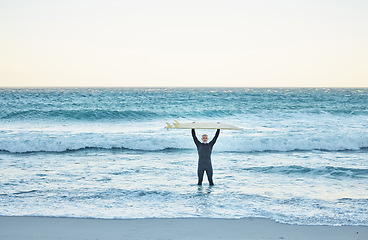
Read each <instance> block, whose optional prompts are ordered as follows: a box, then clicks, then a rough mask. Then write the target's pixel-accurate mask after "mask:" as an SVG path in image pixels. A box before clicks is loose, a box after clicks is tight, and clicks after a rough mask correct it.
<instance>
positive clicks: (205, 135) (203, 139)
mask: <svg viewBox="0 0 368 240" xmlns="http://www.w3.org/2000/svg"><path fill="white" fill-rule="evenodd" d="M207 141H208V136H207V134H203V135H202V142H204V143H206V142H207Z"/></svg>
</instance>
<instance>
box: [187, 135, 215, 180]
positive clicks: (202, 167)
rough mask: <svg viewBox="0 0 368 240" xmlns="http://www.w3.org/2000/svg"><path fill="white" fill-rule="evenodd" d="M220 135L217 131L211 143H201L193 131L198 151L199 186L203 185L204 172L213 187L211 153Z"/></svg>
mask: <svg viewBox="0 0 368 240" xmlns="http://www.w3.org/2000/svg"><path fill="white" fill-rule="evenodd" d="M219 134H220V129H217V131H216V134H215V136H214V138H213V139H212V141H211V142H209V143H201V142H200V141H199V140H198V139H197V137H196V134H195V130H194V129H192V137H193V140H194V143H195V145H196V146H197V150H198V156H199V159H198V185H202V181H203V175H204V171H206V173H207V178H208V182H209V183H210V185H213V180H212V175H213V170H212V163H211V152H212V148H213V145H214V144H215V143H216V140H217V138H218V136H219Z"/></svg>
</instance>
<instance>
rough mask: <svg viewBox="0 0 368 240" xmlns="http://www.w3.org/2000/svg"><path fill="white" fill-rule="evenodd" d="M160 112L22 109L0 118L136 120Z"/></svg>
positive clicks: (155, 115)
mask: <svg viewBox="0 0 368 240" xmlns="http://www.w3.org/2000/svg"><path fill="white" fill-rule="evenodd" d="M159 116H160V114H159V113H156V112H153V111H144V110H143V111H137V110H124V111H119V110H102V109H90V110H88V109H82V110H48V111H46V110H24V111H15V112H11V113H8V114H6V115H4V116H2V117H1V118H0V119H4V120H13V119H21V120H25V119H33V120H36V119H37V120H40V119H46V120H50V119H66V120H103V119H112V120H115V119H119V120H121V119H125V120H138V119H144V120H147V118H149V119H152V118H157V117H159Z"/></svg>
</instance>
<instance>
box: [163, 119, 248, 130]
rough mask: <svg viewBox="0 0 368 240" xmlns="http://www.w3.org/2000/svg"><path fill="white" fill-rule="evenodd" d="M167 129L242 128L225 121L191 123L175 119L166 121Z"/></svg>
mask: <svg viewBox="0 0 368 240" xmlns="http://www.w3.org/2000/svg"><path fill="white" fill-rule="evenodd" d="M166 125H167V126H166V128H167V129H226V130H241V131H243V129H242V128H240V127H237V126H234V125H231V124H225V123H219V122H216V123H214V122H189V123H179V122H178V121H176V120H175V121H174V123H173V124H170V123H166Z"/></svg>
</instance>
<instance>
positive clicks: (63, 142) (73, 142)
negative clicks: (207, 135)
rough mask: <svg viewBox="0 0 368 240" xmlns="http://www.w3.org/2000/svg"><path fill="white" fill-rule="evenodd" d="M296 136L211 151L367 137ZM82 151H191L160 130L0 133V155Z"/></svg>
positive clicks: (362, 141)
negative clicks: (1, 153) (4, 152)
mask: <svg viewBox="0 0 368 240" xmlns="http://www.w3.org/2000/svg"><path fill="white" fill-rule="evenodd" d="M302 137H303V138H301V136H300V135H299V134H297V135H295V136H290V135H285V136H279V137H274V138H270V137H264V136H258V137H254V136H253V137H252V138H250V137H249V136H246V135H242V134H237V135H226V134H224V135H222V136H221V138H219V139H218V142H217V144H216V146H215V148H214V151H218V152H239V153H242V152H244V153H249V152H268V151H276V152H291V151H313V150H321V151H346V150H350V151H359V150H363V149H366V148H368V136H365V135H364V134H362V135H359V134H358V135H355V136H354V137H352V136H345V137H341V136H338V135H337V136H333V137H331V136H323V135H321V136H319V137H315V136H314V137H313V138H311V137H308V136H302ZM85 149H95V150H98V149H102V150H110V149H112V150H114V149H122V150H124V149H129V150H136V151H146V152H151V151H182V150H188V149H194V145H193V141H192V139H191V136H190V134H189V132H187V133H186V134H185V135H183V132H180V131H175V132H174V131H170V134H168V132H167V131H166V130H164V129H162V131H157V132H130V133H122V132H120V133H88V132H87V133H82V132H80V133H74V134H71V133H68V132H57V133H50V132H47V131H45V132H42V131H39V132H32V131H27V132H21V133H18V132H16V133H11V134H9V133H7V132H4V131H3V132H1V131H0V151H6V152H10V153H29V152H66V151H76V150H85Z"/></svg>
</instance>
